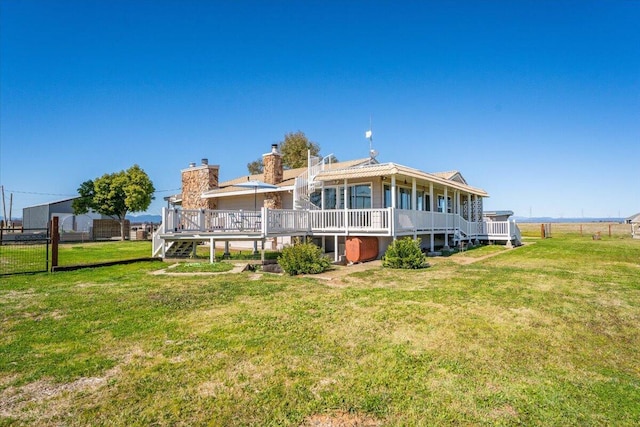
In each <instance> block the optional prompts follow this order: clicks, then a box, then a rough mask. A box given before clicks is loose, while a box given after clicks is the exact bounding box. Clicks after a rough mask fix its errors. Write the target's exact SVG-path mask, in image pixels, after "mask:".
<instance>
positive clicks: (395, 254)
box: [382, 237, 429, 269]
mask: <svg viewBox="0 0 640 427" xmlns="http://www.w3.org/2000/svg"><path fill="white" fill-rule="evenodd" d="M382 266H383V267H390V268H404V269H415V268H424V267H428V266H429V264H427V259H426V257H425V256H424V254H423V253H422V250H421V249H420V239H415V240H414V239H411V238H409V237H406V238H404V239H398V240H394V241H393V243H391V244H390V245H389V247H388V248H387V251H386V252H385V253H384V256H383V257H382Z"/></svg>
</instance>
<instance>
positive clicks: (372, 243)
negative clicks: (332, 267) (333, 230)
mask: <svg viewBox="0 0 640 427" xmlns="http://www.w3.org/2000/svg"><path fill="white" fill-rule="evenodd" d="M345 252H346V256H347V261H348V262H364V261H371V260H373V259H376V258H378V238H377V237H371V236H366V237H347V240H346V242H345Z"/></svg>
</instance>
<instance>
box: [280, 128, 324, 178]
mask: <svg viewBox="0 0 640 427" xmlns="http://www.w3.org/2000/svg"><path fill="white" fill-rule="evenodd" d="M307 150H310V151H311V155H312V156H317V155H318V154H319V153H320V146H319V145H318V144H317V143H315V142H313V141H310V140H309V138H307V135H305V134H304V132H302V131H298V132H289V133H288V134H286V135H285V136H284V140H283V141H281V142H280V153H282V164H283V165H284V167H285V168H288V169H295V168H301V167H304V166H307Z"/></svg>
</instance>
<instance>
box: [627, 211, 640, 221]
mask: <svg viewBox="0 0 640 427" xmlns="http://www.w3.org/2000/svg"><path fill="white" fill-rule="evenodd" d="M625 221H626V222H637V223H640V212H638V213H637V214H635V215H631V216H630V217H629V218H627V219H626V220H625Z"/></svg>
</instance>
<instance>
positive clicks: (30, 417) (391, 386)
mask: <svg viewBox="0 0 640 427" xmlns="http://www.w3.org/2000/svg"><path fill="white" fill-rule="evenodd" d="M494 250H497V249H485V248H478V249H474V250H472V251H468V252H465V253H463V254H455V255H453V256H452V257H449V258H443V259H439V260H438V262H435V263H434V264H433V265H432V266H431V267H430V268H428V269H424V270H413V271H398V270H387V269H382V268H376V269H373V270H369V271H365V272H359V273H353V274H350V275H348V276H346V277H344V278H342V279H341V280H339V281H335V280H334V281H323V280H316V279H309V278H296V277H286V276H276V275H270V274H264V275H259V274H254V273H241V274H221V275H213V276H195V275H194V276H187V277H184V276H181V277H172V276H162V275H161V276H154V275H150V274H148V273H149V272H150V271H151V270H152V269H155V268H158V267H157V264H153V263H139V264H133V265H124V266H114V267H105V268H98V269H93V270H79V271H74V272H65V273H56V274H35V275H29V276H10V277H6V278H3V283H2V285H1V286H0V313H1V314H0V321H1V322H2V323H1V330H2V333H1V334H0V425H3V424H6V425H12V424H15V425H71V426H73V425H149V424H154V425H202V424H209V425H220V426H227V425H274V426H275V425H293V426H297V425H320V424H317V423H316V424H314V420H315V421H317V420H320V419H323V420H326V419H329V420H333V421H336V420H340V419H342V420H345V419H349V420H354V419H356V420H359V421H361V422H362V425H403V426H404V425H450V424H463V425H469V424H472V425H563V426H564V425H587V426H588V425H629V426H634V425H638V424H639V423H640V405H638V402H639V401H640V368H639V367H640V328H639V327H638V326H639V325H640V281H639V280H638V277H640V241H633V240H631V239H629V238H626V239H620V238H611V239H609V238H605V237H603V239H602V240H600V241H593V240H591V239H590V238H586V237H585V238H580V237H576V236H573V235H571V236H559V235H555V236H554V238H553V239H546V240H537V241H535V243H532V244H529V245H527V246H525V247H521V248H519V249H517V250H501V252H499V253H498V255H497V256H493V257H489V258H482V259H478V260H476V262H474V263H472V264H459V263H457V262H455V261H456V260H455V257H457V256H468V255H469V254H471V253H473V254H474V256H475V254H476V253H477V254H481V255H488V254H493V251H494ZM476 251H478V252H476ZM469 256H470V255H469ZM367 423H368V424H367ZM324 425H330V424H328V423H327V424H324Z"/></svg>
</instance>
